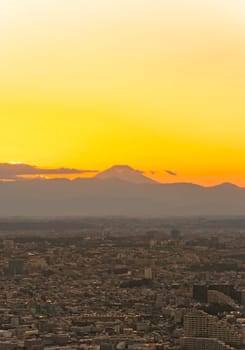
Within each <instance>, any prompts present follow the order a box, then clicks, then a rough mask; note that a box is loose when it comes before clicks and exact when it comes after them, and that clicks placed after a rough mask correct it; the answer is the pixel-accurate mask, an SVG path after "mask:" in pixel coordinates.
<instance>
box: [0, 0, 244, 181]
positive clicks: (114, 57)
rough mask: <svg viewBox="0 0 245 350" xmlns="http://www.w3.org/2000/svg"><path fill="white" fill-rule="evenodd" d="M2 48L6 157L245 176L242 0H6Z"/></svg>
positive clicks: (199, 176) (1, 150)
mask: <svg viewBox="0 0 245 350" xmlns="http://www.w3.org/2000/svg"><path fill="white" fill-rule="evenodd" d="M0 48H1V59H0V76H1V84H0V96H1V98H0V122H1V129H0V130H1V138H0V163H9V162H23V163H26V164H35V165H37V166H39V167H41V168H48V169H50V168H60V167H66V168H78V169H98V170H103V169H105V168H107V167H110V166H111V165H113V164H129V165H131V166H132V167H134V168H136V169H140V170H143V171H146V173H148V174H149V175H151V176H153V177H154V178H157V179H158V180H160V181H162V182H176V181H187V182H195V183H200V184H204V185H211V184H216V183H220V182H228V181H229V182H233V183H236V184H238V185H242V186H245V162H244V161H243V156H244V154H245V141H244V130H245V100H244V91H245V64H244V62H245V2H244V1H243V0H206V1H202V0H200V1H194V0H185V1H183V0H166V1H165V0H105V1H101V0H69V1H67V0H52V1H50V0H35V1H33V0H22V1H19V0H1V2H0ZM166 169H168V170H170V171H171V172H174V173H176V174H177V176H173V175H171V174H170V173H167V172H166V171H165V170H166ZM153 172H154V174H153Z"/></svg>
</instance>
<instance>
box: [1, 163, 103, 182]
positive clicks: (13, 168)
mask: <svg viewBox="0 0 245 350" xmlns="http://www.w3.org/2000/svg"><path fill="white" fill-rule="evenodd" d="M85 173H97V170H81V169H74V168H55V169H45V168H39V167H37V166H34V165H29V164H24V163H16V164H10V163H0V179H5V180H6V179H15V180H17V179H18V178H21V177H22V176H28V175H33V176H42V175H62V174H64V175H68V174H69V175H71V174H78V175H79V174H80V175H81V174H85Z"/></svg>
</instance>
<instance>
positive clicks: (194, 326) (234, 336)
mask: <svg viewBox="0 0 245 350" xmlns="http://www.w3.org/2000/svg"><path fill="white" fill-rule="evenodd" d="M184 335H185V337H191V338H193V337H194V338H212V339H217V340H220V341H221V342H223V343H225V344H226V345H230V346H234V347H239V346H241V345H243V344H244V335H243V333H242V332H240V331H238V330H237V329H236V328H235V326H233V325H231V324H229V323H227V322H226V321H224V320H219V319H218V318H217V317H215V316H211V315H209V314H207V313H205V312H203V311H200V310H192V311H190V312H188V313H187V314H186V315H185V316H184Z"/></svg>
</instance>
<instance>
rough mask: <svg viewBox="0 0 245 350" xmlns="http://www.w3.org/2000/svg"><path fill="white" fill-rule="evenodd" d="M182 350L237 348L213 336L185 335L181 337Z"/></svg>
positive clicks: (229, 349) (225, 349) (224, 349)
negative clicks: (196, 336)
mask: <svg viewBox="0 0 245 350" xmlns="http://www.w3.org/2000/svg"><path fill="white" fill-rule="evenodd" d="M181 349H182V350H235V348H233V347H231V346H229V345H227V344H225V343H223V342H222V341H220V340H218V339H213V338H194V337H184V338H182V339H181Z"/></svg>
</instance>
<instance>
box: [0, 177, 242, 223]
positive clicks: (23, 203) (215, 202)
mask: <svg viewBox="0 0 245 350" xmlns="http://www.w3.org/2000/svg"><path fill="white" fill-rule="evenodd" d="M0 204H1V206H0V216H22V215H24V216H69V215H87V216H104V215H126V216H148V217H150V216H155V217H156V216H170V215H171V216H172V215H174V216H175V215H176V216H181V215H243V214H244V212H245V189H244V188H239V187H237V186H234V185H231V184H222V185H219V186H215V187H209V188H205V187H202V186H198V185H193V184H186V183H177V184H159V183H154V182H153V183H141V184H135V183H130V182H128V181H123V180H120V179H115V178H112V179H105V180H102V179H100V178H98V177H96V178H92V179H77V180H73V181H69V180H65V179H56V180H22V181H16V182H0Z"/></svg>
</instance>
